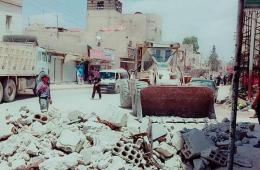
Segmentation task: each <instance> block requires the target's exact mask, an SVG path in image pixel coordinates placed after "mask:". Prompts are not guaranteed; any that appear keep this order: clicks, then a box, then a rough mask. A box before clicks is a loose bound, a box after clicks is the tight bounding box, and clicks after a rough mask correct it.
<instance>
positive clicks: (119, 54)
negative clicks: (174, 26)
mask: <svg viewBox="0 0 260 170" xmlns="http://www.w3.org/2000/svg"><path fill="white" fill-rule="evenodd" d="M87 14H88V15H87V27H86V30H85V32H84V37H85V40H86V41H87V43H88V44H89V45H90V46H91V47H94V48H100V49H102V48H109V49H113V50H114V51H115V60H114V61H113V67H114V68H118V67H119V66H120V60H121V59H123V58H128V47H133V48H135V46H136V44H138V43H143V42H144V41H157V42H159V41H161V18H160V17H159V16H158V15H155V14H142V13H140V12H137V13H135V14H122V3H121V2H120V1H118V0H88V7H87Z"/></svg>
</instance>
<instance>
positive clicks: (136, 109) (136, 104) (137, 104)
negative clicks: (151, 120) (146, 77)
mask: <svg viewBox="0 0 260 170" xmlns="http://www.w3.org/2000/svg"><path fill="white" fill-rule="evenodd" d="M145 87H148V83H147V82H144V81H138V82H136V84H135V93H134V95H133V102H132V109H133V114H134V116H137V117H142V113H141V111H142V108H141V107H142V106H141V96H140V91H141V89H143V88H145Z"/></svg>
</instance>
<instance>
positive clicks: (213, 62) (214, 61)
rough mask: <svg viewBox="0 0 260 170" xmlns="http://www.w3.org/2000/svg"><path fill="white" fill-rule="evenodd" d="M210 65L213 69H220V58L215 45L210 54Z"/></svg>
mask: <svg viewBox="0 0 260 170" xmlns="http://www.w3.org/2000/svg"><path fill="white" fill-rule="evenodd" d="M208 65H209V68H210V70H211V71H218V69H219V66H220V61H219V60H218V54H217V52H216V46H215V45H213V47H212V51H211V54H210V56H209V61H208Z"/></svg>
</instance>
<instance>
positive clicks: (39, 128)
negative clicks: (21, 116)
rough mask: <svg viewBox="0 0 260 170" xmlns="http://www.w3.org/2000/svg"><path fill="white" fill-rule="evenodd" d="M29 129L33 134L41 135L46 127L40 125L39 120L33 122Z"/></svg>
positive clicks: (45, 130) (45, 131)
mask: <svg viewBox="0 0 260 170" xmlns="http://www.w3.org/2000/svg"><path fill="white" fill-rule="evenodd" d="M31 131H32V132H33V134H34V135H35V136H42V135H44V134H45V133H47V131H48V130H47V127H46V126H44V125H42V124H41V123H40V122H37V121H36V122H33V123H32V126H31Z"/></svg>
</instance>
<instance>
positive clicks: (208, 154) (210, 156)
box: [201, 147, 227, 167]
mask: <svg viewBox="0 0 260 170" xmlns="http://www.w3.org/2000/svg"><path fill="white" fill-rule="evenodd" d="M201 157H203V158H206V159H207V160H209V161H211V162H213V163H215V164H217V165H220V166H223V167H224V166H226V165H227V158H226V156H224V155H223V154H221V153H220V152H219V150H218V148H216V147H211V148H209V149H206V150H204V151H202V152H201Z"/></svg>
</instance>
